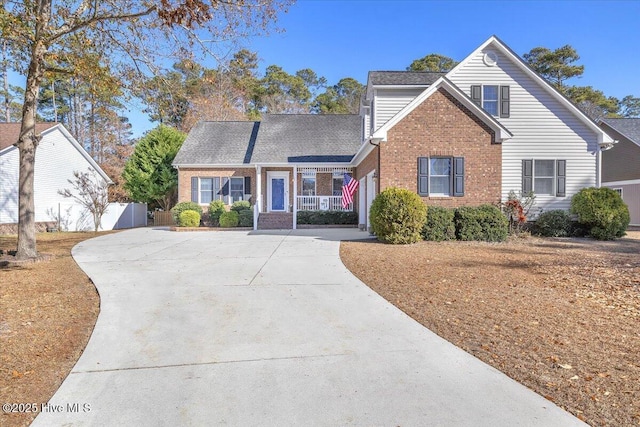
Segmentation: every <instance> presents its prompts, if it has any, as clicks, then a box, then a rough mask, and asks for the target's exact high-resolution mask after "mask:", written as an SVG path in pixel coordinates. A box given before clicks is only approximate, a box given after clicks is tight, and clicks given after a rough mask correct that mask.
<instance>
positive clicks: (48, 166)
mask: <svg viewBox="0 0 640 427" xmlns="http://www.w3.org/2000/svg"><path fill="white" fill-rule="evenodd" d="M36 130H37V131H38V132H41V134H42V140H41V141H40V144H39V145H38V148H37V151H36V165H35V176H34V197H35V221H36V223H53V222H56V220H57V218H58V216H59V217H60V219H61V221H62V222H63V224H62V225H63V228H65V229H67V230H69V231H78V230H91V229H93V220H92V217H91V215H89V214H88V213H87V212H85V210H84V208H83V207H82V206H80V205H79V204H78V203H77V202H75V201H74V200H73V199H71V198H65V197H63V196H61V195H60V194H59V193H58V191H61V190H64V189H69V190H72V186H71V184H70V183H69V180H72V181H73V180H74V175H73V174H74V171H78V172H89V171H90V172H91V173H94V174H95V176H96V177H97V179H99V180H102V181H103V182H106V183H107V184H112V181H111V179H109V177H108V176H107V175H106V174H105V173H104V171H103V170H102V169H101V168H100V166H98V164H97V163H96V162H95V161H94V160H93V159H92V158H91V156H89V154H88V153H87V152H86V151H85V150H84V148H83V147H82V146H81V145H80V144H79V143H78V141H76V139H75V138H74V137H73V136H72V135H71V134H70V133H69V132H68V131H67V129H65V127H64V126H62V125H61V124H56V123H39V124H38V125H37V128H36ZM19 132H20V123H0V224H15V223H17V222H18V162H19V152H18V149H17V148H16V147H15V146H14V145H13V144H14V143H15V142H16V141H17V140H18V135H19ZM65 226H66V227H65Z"/></svg>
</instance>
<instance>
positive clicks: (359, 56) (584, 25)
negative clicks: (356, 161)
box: [129, 0, 640, 136]
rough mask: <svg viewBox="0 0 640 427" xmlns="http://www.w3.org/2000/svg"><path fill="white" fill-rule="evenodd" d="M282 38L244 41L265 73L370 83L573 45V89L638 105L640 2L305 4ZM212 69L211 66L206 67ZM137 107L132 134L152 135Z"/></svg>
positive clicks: (286, 23) (308, 0) (287, 19)
mask: <svg viewBox="0 0 640 427" xmlns="http://www.w3.org/2000/svg"><path fill="white" fill-rule="evenodd" d="M278 23H279V26H280V27H281V28H283V29H284V30H285V31H284V32H283V33H273V34H271V35H269V36H266V37H256V38H252V39H249V40H247V41H246V42H245V43H244V45H245V47H247V48H249V49H251V50H253V51H256V52H257V53H258V55H259V57H260V58H261V63H260V65H261V68H262V69H264V68H266V67H267V66H268V65H272V64H276V65H279V66H281V67H283V68H284V69H285V70H286V71H287V72H289V73H295V72H296V71H297V70H299V69H303V68H311V69H313V70H314V71H315V72H316V73H317V74H318V75H320V76H324V77H326V78H327V80H328V83H329V84H335V83H337V82H338V80H340V79H341V78H343V77H353V78H355V79H357V80H359V81H360V82H362V83H366V78H367V72H368V71H370V70H404V69H405V68H406V67H407V66H408V65H409V64H410V63H411V62H412V61H413V60H414V59H417V58H421V57H423V56H425V55H427V54H430V53H440V54H442V55H446V56H450V57H452V58H454V59H456V60H462V59H463V58H464V57H465V56H467V55H468V54H469V53H471V52H472V51H473V50H474V49H475V48H476V47H478V46H479V45H480V44H481V43H482V42H484V41H485V40H486V39H487V38H489V37H490V36H491V35H492V34H495V35H497V36H498V37H499V38H500V39H501V40H502V41H504V42H505V43H506V44H507V45H509V46H510V47H511V48H512V49H513V50H514V51H515V52H516V53H518V54H520V55H522V54H523V53H525V52H528V51H529V50H531V49H532V48H533V47H536V46H544V47H548V48H551V49H555V48H558V47H561V46H563V45H565V44H570V45H572V46H573V47H574V48H575V49H576V50H577V51H578V53H579V54H580V56H581V59H580V61H579V63H580V64H583V65H584V66H585V72H584V75H583V77H582V78H580V79H574V80H573V81H571V83H572V84H577V85H583V86H587V85H591V86H593V87H595V88H596V89H600V90H602V91H604V93H605V94H607V95H608V96H615V97H618V98H622V97H624V96H625V95H629V94H631V95H634V96H637V97H640V1H637V0H634V1H391V0H384V1H383V0H380V1H368V0H350V1H337V0H334V1H327V0H301V1H298V2H297V3H296V4H295V5H293V6H292V7H291V9H290V10H289V12H288V13H287V14H282V15H281V16H280V19H279V21H278ZM208 65H210V66H215V64H208ZM138 108H139V107H133V106H132V108H131V110H132V111H131V112H130V113H129V117H130V119H131V122H132V124H133V126H134V134H135V136H140V135H141V134H142V133H143V132H144V131H146V130H149V129H151V128H152V127H154V124H151V123H149V122H148V121H147V120H146V117H145V116H144V115H143V114H142V113H140V112H139V110H138Z"/></svg>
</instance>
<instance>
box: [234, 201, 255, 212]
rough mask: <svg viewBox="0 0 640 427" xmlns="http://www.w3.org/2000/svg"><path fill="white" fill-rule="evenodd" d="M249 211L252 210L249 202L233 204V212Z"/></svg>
mask: <svg viewBox="0 0 640 427" xmlns="http://www.w3.org/2000/svg"><path fill="white" fill-rule="evenodd" d="M247 209H251V203H249V202H248V201H247V200H238V201H237V202H233V205H231V210H232V211H235V212H238V213H240V212H242V211H246V210H247Z"/></svg>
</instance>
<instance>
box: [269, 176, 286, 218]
mask: <svg viewBox="0 0 640 427" xmlns="http://www.w3.org/2000/svg"><path fill="white" fill-rule="evenodd" d="M267 210H268V211H269V212H289V172H282V171H270V172H267Z"/></svg>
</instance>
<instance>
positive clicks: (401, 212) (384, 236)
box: [369, 187, 427, 244]
mask: <svg viewBox="0 0 640 427" xmlns="http://www.w3.org/2000/svg"><path fill="white" fill-rule="evenodd" d="M426 215H427V206H426V205H425V204H424V202H423V201H422V199H421V198H420V196H418V195H417V194H416V193H414V192H412V191H409V190H405V189H403V188H395V187H391V188H387V189H386V190H384V191H383V192H381V193H380V194H378V196H377V197H376V198H375V199H374V200H373V203H372V204H371V211H370V215H369V216H370V221H371V228H372V229H373V232H374V233H375V234H376V236H377V237H378V240H380V241H381V242H385V243H393V244H398V243H400V244H406V243H415V242H417V241H419V240H421V235H420V233H421V231H422V227H423V225H424V221H425V219H426Z"/></svg>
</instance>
